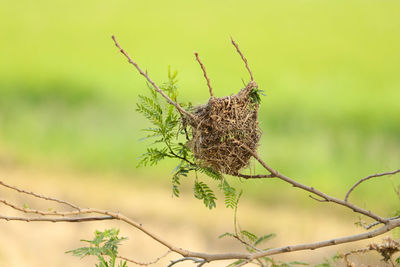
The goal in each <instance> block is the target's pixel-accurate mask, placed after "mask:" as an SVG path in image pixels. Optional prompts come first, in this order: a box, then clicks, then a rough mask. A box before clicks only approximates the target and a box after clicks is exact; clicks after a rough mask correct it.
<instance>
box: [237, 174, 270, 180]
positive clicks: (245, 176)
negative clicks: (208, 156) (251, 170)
mask: <svg viewBox="0 0 400 267" xmlns="http://www.w3.org/2000/svg"><path fill="white" fill-rule="evenodd" d="M233 176H236V177H241V178H244V179H260V178H274V177H275V175H274V174H254V175H247V174H242V173H237V174H235V175H233Z"/></svg>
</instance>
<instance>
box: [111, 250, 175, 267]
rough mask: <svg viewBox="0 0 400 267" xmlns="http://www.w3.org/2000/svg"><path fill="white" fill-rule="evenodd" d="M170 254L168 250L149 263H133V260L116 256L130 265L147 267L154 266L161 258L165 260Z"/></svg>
mask: <svg viewBox="0 0 400 267" xmlns="http://www.w3.org/2000/svg"><path fill="white" fill-rule="evenodd" d="M171 252H172V251H171V250H168V251H167V252H166V253H164V254H163V255H161V256H160V257H158V258H157V259H155V260H153V261H150V262H140V261H135V260H132V259H129V258H126V257H123V256H117V258H120V259H121V260H124V261H128V262H131V263H134V264H137V265H141V266H148V265H152V264H155V263H157V262H159V261H160V260H161V259H162V258H165V257H166V256H167V255H168V254H170V253H171Z"/></svg>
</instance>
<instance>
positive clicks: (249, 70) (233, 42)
mask: <svg viewBox="0 0 400 267" xmlns="http://www.w3.org/2000/svg"><path fill="white" fill-rule="evenodd" d="M231 41H232V44H233V45H234V46H235V47H236V51H237V52H238V53H239V55H240V57H241V58H242V60H243V62H244V64H245V65H246V69H247V71H248V72H249V74H250V79H251V81H254V76H253V72H252V71H251V69H250V67H249V64H248V63H247V59H246V58H245V57H244V55H243V53H242V51H240V49H239V46H238V44H237V43H236V42H235V41H234V40H233V38H232V37H231Z"/></svg>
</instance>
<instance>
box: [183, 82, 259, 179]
mask: <svg viewBox="0 0 400 267" xmlns="http://www.w3.org/2000/svg"><path fill="white" fill-rule="evenodd" d="M255 94H257V84H256V83H255V82H254V81H251V82H250V83H249V84H248V85H247V86H246V87H245V88H243V89H241V90H240V91H239V93H237V94H236V95H231V96H227V97H222V98H216V97H213V96H211V97H210V99H209V101H208V103H207V104H206V105H200V106H198V107H196V108H195V109H194V111H193V115H194V116H193V118H192V119H191V120H189V121H188V124H189V125H190V126H191V129H192V139H191V140H190V141H189V146H190V148H191V150H192V152H193V155H194V157H195V159H196V160H197V161H198V163H199V164H200V165H202V166H205V167H210V168H212V169H213V170H215V171H217V172H221V173H226V174H231V175H235V174H238V172H239V170H240V169H242V168H244V167H247V166H248V165H249V162H250V158H251V156H252V155H253V154H254V153H255V152H256V150H257V147H258V141H259V140H260V137H261V130H260V128H259V125H258V108H259V104H258V101H257V98H256V95H255ZM252 152H254V153H252Z"/></svg>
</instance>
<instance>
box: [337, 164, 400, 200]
mask: <svg viewBox="0 0 400 267" xmlns="http://www.w3.org/2000/svg"><path fill="white" fill-rule="evenodd" d="M396 173H400V169H398V170H395V171H392V172H383V173H377V174H372V175H369V176H367V177H365V178H362V179H361V180H359V181H358V182H357V183H355V184H354V185H353V186H352V187H351V188H350V189H349V191H347V194H346V197H345V198H344V201H346V202H347V200H348V198H349V196H350V193H351V192H353V190H354V189H355V188H356V187H357V186H359V185H360V184H361V183H362V182H365V181H367V180H369V179H372V178H375V177H381V176H386V175H393V174H396Z"/></svg>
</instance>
